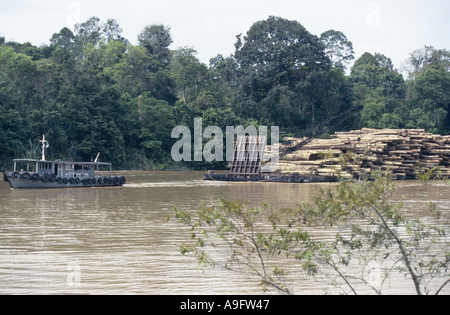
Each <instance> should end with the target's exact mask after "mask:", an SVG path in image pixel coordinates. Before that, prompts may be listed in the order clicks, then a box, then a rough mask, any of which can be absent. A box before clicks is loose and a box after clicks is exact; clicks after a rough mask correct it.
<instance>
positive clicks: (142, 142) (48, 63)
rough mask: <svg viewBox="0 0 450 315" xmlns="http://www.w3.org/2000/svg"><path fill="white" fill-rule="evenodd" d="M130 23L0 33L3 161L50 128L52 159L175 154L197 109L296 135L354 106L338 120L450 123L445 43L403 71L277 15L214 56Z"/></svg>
mask: <svg viewBox="0 0 450 315" xmlns="http://www.w3.org/2000/svg"><path fill="white" fill-rule="evenodd" d="M122 32H123V30H122V28H121V27H120V25H119V23H118V21H116V20H114V19H108V20H107V21H101V20H100V19H99V18H98V17H91V18H89V19H88V20H87V21H85V22H82V23H79V24H76V25H75V26H74V27H73V29H69V28H67V27H64V28H62V29H61V30H59V31H58V30H55V33H54V34H53V35H52V36H49V37H50V38H49V45H42V46H41V47H36V46H33V45H32V44H30V43H17V42H14V41H7V38H5V37H2V38H0V107H1V113H2V116H1V117H2V121H1V128H2V129H1V130H0V133H1V140H2V141H1V145H2V146H4V147H5V150H2V151H1V154H0V163H2V165H5V166H7V165H8V164H9V165H10V163H11V162H10V161H11V159H12V158H14V157H19V156H25V155H30V154H31V152H32V151H34V150H32V148H30V144H29V143H30V141H31V142H32V143H36V140H37V139H38V138H40V137H41V136H42V134H46V137H47V138H48V139H49V140H50V141H51V149H52V152H51V153H52V154H53V155H54V157H55V158H68V159H71V158H73V159H89V158H90V157H91V155H96V154H97V152H99V151H102V155H101V156H102V158H103V159H104V160H109V161H113V163H114V164H115V165H116V166H117V167H124V168H148V167H150V166H152V167H153V166H155V165H164V164H167V163H171V158H170V152H171V150H170V148H171V145H172V144H173V143H174V141H175V139H172V138H171V137H170V130H171V129H172V128H173V126H178V125H184V126H187V127H188V128H191V130H193V129H192V128H193V124H194V119H195V118H202V119H204V124H203V128H206V127H207V126H208V125H207V124H214V125H217V126H219V127H220V128H225V127H226V126H227V125H242V126H244V127H245V126H249V125H253V126H279V127H280V128H281V129H280V131H281V132H282V134H285V135H286V134H287V135H300V134H302V132H303V131H305V130H306V129H308V128H310V127H311V126H314V125H315V124H317V123H319V122H321V121H323V120H325V119H327V118H328V117H330V116H333V115H336V114H338V113H340V112H342V111H344V110H347V109H349V108H351V107H353V106H357V105H363V108H364V109H363V110H362V111H361V112H360V113H358V114H356V115H354V116H353V117H351V118H349V119H348V120H347V121H346V122H344V123H343V124H341V125H340V126H339V127H338V129H340V130H347V129H359V128H362V127H374V128H425V129H427V130H428V131H431V132H438V133H448V131H449V130H450V116H449V102H450V94H449V93H450V92H449V90H450V87H449V85H450V83H449V82H450V73H449V70H450V66H449V65H450V62H449V60H450V57H449V56H450V54H449V52H448V50H446V49H436V48H434V47H432V46H425V47H423V48H420V49H418V50H416V51H414V52H412V53H411V54H410V58H409V59H408V60H407V61H406V62H405V64H404V70H405V69H406V71H407V72H408V77H407V78H406V79H405V78H404V77H403V76H402V74H401V73H400V72H399V71H398V70H397V69H395V68H394V66H393V64H392V61H391V60H390V59H389V57H388V56H385V55H383V54H380V53H374V54H372V53H369V52H366V53H363V54H362V55H361V56H360V57H359V58H358V59H357V60H354V58H355V57H354V56H355V52H354V51H353V44H352V42H351V41H350V40H349V39H347V37H346V35H345V34H343V33H342V32H340V31H338V30H329V31H326V32H324V33H322V34H321V35H320V37H318V36H316V35H314V34H311V33H310V32H309V31H308V30H306V29H305V27H304V26H303V25H301V24H300V23H299V22H297V21H292V20H287V19H284V18H281V17H276V16H270V17H268V18H267V19H266V20H261V21H256V22H255V23H254V24H253V25H252V26H251V27H250V28H249V30H248V31H247V32H246V33H245V35H242V34H239V35H237V36H236V42H235V45H234V46H235V47H234V48H235V51H234V53H233V54H231V55H230V56H227V57H224V56H222V55H220V54H218V55H217V56H215V57H213V58H211V60H210V62H209V64H208V65H206V64H204V63H202V62H200V61H199V59H198V58H197V56H196V54H197V52H196V50H195V48H194V47H176V48H172V47H171V45H172V43H173V38H172V34H171V30H170V26H165V25H159V24H150V25H148V26H146V27H144V28H143V29H142V31H141V32H140V33H139V34H137V44H136V45H133V44H131V43H130V41H129V40H128V39H126V38H123V37H122ZM353 61H354V63H353V64H351V62H353ZM347 67H348V68H349V73H348V74H346V72H345V70H346V69H347ZM333 131H335V130H330V132H333ZM323 136H326V135H323ZM6 148H7V149H6ZM180 163H181V164H182V162H180ZM194 164H195V165H194ZM191 165H193V166H195V167H212V166H213V167H224V166H225V164H224V163H216V164H214V165H211V164H208V163H204V164H203V163H193V164H191ZM182 167H183V166H182Z"/></svg>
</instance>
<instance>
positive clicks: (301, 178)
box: [203, 173, 338, 183]
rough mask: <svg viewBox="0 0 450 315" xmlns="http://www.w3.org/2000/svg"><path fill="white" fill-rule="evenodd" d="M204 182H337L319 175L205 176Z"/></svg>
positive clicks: (329, 177)
mask: <svg viewBox="0 0 450 315" xmlns="http://www.w3.org/2000/svg"><path fill="white" fill-rule="evenodd" d="M203 180H212V181H227V182H273V183H332V182H337V181H338V180H337V178H336V177H334V176H317V175H261V176H259V175H258V176H250V175H233V174H214V173H208V174H203Z"/></svg>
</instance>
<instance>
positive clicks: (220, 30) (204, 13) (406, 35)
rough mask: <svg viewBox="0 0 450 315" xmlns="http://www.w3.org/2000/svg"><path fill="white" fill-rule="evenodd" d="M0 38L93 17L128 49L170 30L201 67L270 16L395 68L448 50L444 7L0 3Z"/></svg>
mask: <svg viewBox="0 0 450 315" xmlns="http://www.w3.org/2000/svg"><path fill="white" fill-rule="evenodd" d="M0 1H1V2H0V36H3V37H5V38H6V40H7V41H17V42H27V41H28V42H31V43H32V44H33V45H36V46H40V45H41V44H49V39H50V38H51V37H52V35H53V33H58V32H59V31H60V30H61V29H62V28H63V27H68V28H70V29H71V30H73V29H74V27H73V25H74V24H75V23H76V22H84V21H86V20H87V19H89V18H90V17H92V16H97V17H99V18H100V19H101V21H102V22H105V21H106V20H107V19H109V18H113V19H116V20H117V21H118V23H119V25H120V27H121V28H122V29H123V33H122V36H123V37H125V38H126V39H128V40H129V41H130V42H131V43H132V44H136V43H137V35H138V34H139V32H140V31H141V30H142V29H143V28H144V27H145V26H146V25H150V24H164V25H167V26H169V27H170V28H171V33H172V38H173V44H172V46H171V48H172V49H176V48H177V47H183V46H191V47H194V49H196V50H197V52H198V55H197V57H198V58H199V59H200V61H201V62H203V63H206V64H209V59H211V58H213V57H215V56H216V55H217V54H222V55H223V56H224V57H226V56H229V55H230V54H232V53H233V52H234V43H235V41H236V35H237V34H240V33H242V34H245V33H246V32H247V31H248V30H249V28H250V26H251V25H252V24H253V23H254V22H256V21H260V20H265V19H267V18H268V17H269V16H270V15H274V16H279V17H282V18H285V19H289V20H296V21H298V22H300V23H301V24H302V25H303V26H304V27H305V28H306V29H307V30H308V31H309V32H310V33H312V34H314V35H317V36H320V34H321V33H323V32H324V31H327V30H330V29H334V30H337V31H341V32H343V33H344V34H345V35H346V36H347V38H348V39H349V40H350V41H352V42H353V47H354V51H355V53H356V57H359V56H361V55H362V54H363V53H365V52H370V53H376V52H379V53H382V54H384V55H386V56H387V57H389V58H391V59H392V61H393V63H394V66H395V67H396V68H400V65H401V63H402V62H403V61H404V60H405V59H407V58H408V56H409V53H411V52H412V51H414V50H415V49H418V48H421V47H423V46H424V45H432V46H434V47H435V48H439V49H441V48H445V49H449V50H450V36H449V35H450V1H449V0H427V1H424V0H420V1H418V0H408V1H407V0H391V1H385V0H383V1H361V0H316V1H304V0H277V1H273V0H270V1H269V0H226V1H225V0H160V1H155V0H145V1H144V0H142V1H141V0H127V1H124V0H120V1H118V0H79V1H65V0H0Z"/></svg>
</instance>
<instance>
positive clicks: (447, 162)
mask: <svg viewBox="0 0 450 315" xmlns="http://www.w3.org/2000/svg"><path fill="white" fill-rule="evenodd" d="M331 137H332V139H312V140H311V141H309V142H307V143H306V144H304V145H303V146H301V147H300V148H298V149H297V150H295V151H292V152H288V153H285V152H284V151H285V150H286V149H288V148H292V147H294V146H295V145H296V144H298V143H300V142H302V141H303V140H305V139H306V138H285V139H284V140H285V142H284V143H283V144H280V149H279V150H280V161H279V167H278V172H279V173H281V174H293V173H298V174H299V175H309V174H314V175H322V176H335V175H336V174H337V173H336V171H337V170H339V172H340V175H341V176H344V177H359V176H361V175H362V174H364V173H370V172H371V171H372V170H387V169H389V170H390V171H392V173H393V174H394V175H395V176H397V178H399V179H400V178H417V175H418V174H419V173H421V172H426V171H429V170H432V169H433V168H438V169H435V171H434V173H435V174H436V175H440V176H442V177H449V176H450V136H441V135H434V134H431V133H427V132H425V130H424V129H401V130H394V129H383V130H379V129H369V128H364V129H362V130H354V131H349V132H336V133H335V134H334V135H332V136H331ZM343 153H346V155H342V154H343ZM344 157H345V159H346V160H345V161H344V160H343V159H344Z"/></svg>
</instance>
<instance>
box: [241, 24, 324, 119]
mask: <svg viewBox="0 0 450 315" xmlns="http://www.w3.org/2000/svg"><path fill="white" fill-rule="evenodd" d="M235 47H236V52H235V59H236V62H237V64H238V66H239V80H240V84H241V86H242V88H241V91H240V93H239V94H240V95H238V97H239V98H240V103H241V104H240V105H241V108H238V111H239V112H241V113H242V115H243V116H244V117H253V118H256V119H258V120H260V119H270V120H272V119H273V120H274V121H275V123H277V124H279V125H280V126H285V125H289V124H298V123H299V120H298V119H299V118H300V115H301V114H300V113H301V112H303V110H305V107H308V108H309V112H310V117H315V111H317V109H319V108H320V106H321V100H320V98H321V97H322V95H320V92H321V91H322V88H321V87H322V86H324V85H323V84H322V83H323V82H322V81H321V80H322V79H323V78H324V76H323V75H322V74H321V72H323V71H328V69H329V67H330V60H329V58H328V57H326V56H325V53H324V48H325V47H324V45H323V44H322V43H321V42H320V41H319V39H318V38H317V36H314V35H312V34H310V33H309V32H308V31H307V30H306V29H305V28H304V27H303V26H302V25H301V24H300V23H298V22H296V21H289V20H286V19H283V18H279V17H273V16H271V17H269V18H268V19H267V20H264V21H259V22H256V23H254V24H253V25H252V26H251V28H250V30H249V31H248V32H247V35H246V36H244V37H243V38H242V37H241V35H238V36H237V42H236V44H235ZM314 90H315V91H316V92H315V93H313V91H314ZM318 91H319V92H318ZM312 120H314V118H312Z"/></svg>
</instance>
